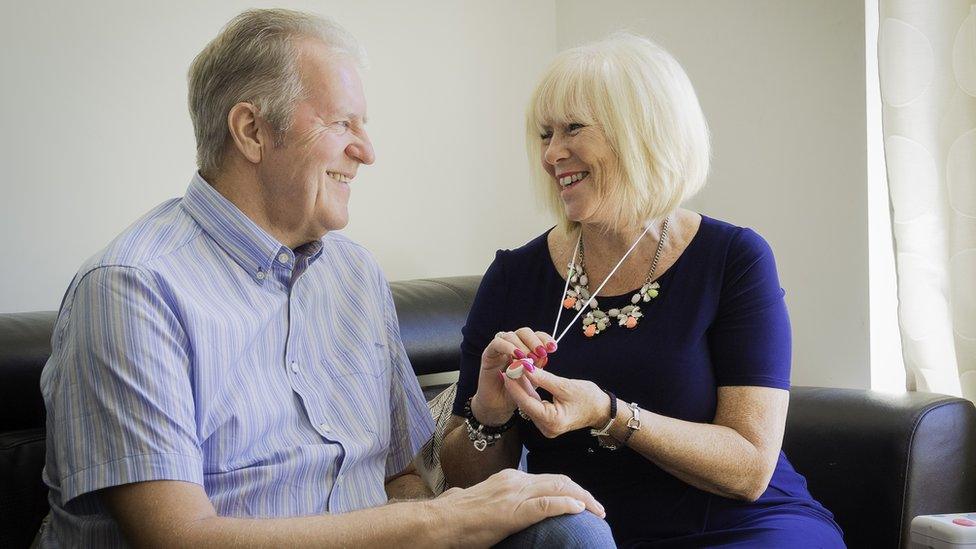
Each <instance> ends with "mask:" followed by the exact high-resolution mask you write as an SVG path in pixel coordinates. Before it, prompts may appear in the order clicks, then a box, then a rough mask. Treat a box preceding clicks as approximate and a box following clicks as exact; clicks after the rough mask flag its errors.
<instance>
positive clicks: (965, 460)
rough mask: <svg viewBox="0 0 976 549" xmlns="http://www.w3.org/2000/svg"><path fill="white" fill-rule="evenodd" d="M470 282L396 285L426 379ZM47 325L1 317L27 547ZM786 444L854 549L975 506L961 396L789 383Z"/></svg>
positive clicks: (900, 539) (5, 477) (1, 351)
mask: <svg viewBox="0 0 976 549" xmlns="http://www.w3.org/2000/svg"><path fill="white" fill-rule="evenodd" d="M478 280H479V278H478V277H454V278H441V279H426V280H410V281H403V282H395V283H393V285H392V286H393V294H394V298H395V301H396V307H397V312H398V313H399V317H400V327H401V335H402V337H403V340H404V343H405V346H406V349H407V353H408V354H409V355H410V359H411V361H412V363H413V366H414V369H415V370H416V372H417V374H418V375H419V376H420V379H421V381H422V383H423V382H425V381H428V380H430V378H431V375H430V374H438V373H442V372H450V371H452V370H456V368H457V366H456V365H457V360H458V343H459V342H460V333H459V330H460V328H461V326H462V324H463V323H464V319H465V316H466V314H467V311H468V308H469V307H470V305H471V301H472V299H473V297H474V292H475V290H476V288H477V284H478ZM54 319H55V313H54V312H36V313H21V314H0V547H25V546H27V545H28V544H29V543H30V541H31V539H32V538H33V536H34V532H35V531H36V529H37V527H38V525H39V524H40V521H41V519H42V517H43V516H44V515H45V514H46V512H47V495H46V488H45V487H44V485H43V484H42V482H41V468H42V467H43V465H44V405H43V402H42V400H41V396H40V392H39V390H38V380H39V376H40V373H41V369H42V367H43V366H44V362H45V361H46V360H47V357H48V354H49V353H50V336H51V330H52V325H53V322H54ZM435 377H436V376H435ZM436 390H437V387H436V386H429V387H426V388H425V393H427V394H428V396H430V395H432V394H436ZM783 444H784V447H785V449H786V452H787V455H788V456H789V457H790V459H791V460H792V462H793V464H794V465H795V466H796V468H797V469H798V470H799V471H800V472H801V473H803V474H804V475H806V477H807V480H808V482H809V486H810V491H811V492H812V493H813V494H814V496H815V497H817V498H819V499H820V501H822V502H823V503H824V505H826V506H827V508H829V509H830V510H831V511H833V512H834V514H835V515H836V517H837V521H838V522H839V523H840V525H841V527H842V528H843V529H844V532H845V535H846V541H847V543H848V544H849V545H850V546H851V547H907V546H908V541H909V526H910V522H911V519H912V517H914V516H916V515H921V514H932V513H949V512H961V511H974V510H976V410H974V407H973V405H972V403H971V402H969V401H968V400H963V399H959V398H954V397H949V396H945V395H936V394H927V393H908V394H904V395H886V394H881V393H876V392H871V391H859V390H850V389H828V388H820V387H794V388H793V389H792V391H791V402H790V412H789V418H788V420H787V425H786V437H785V440H784V443H783Z"/></svg>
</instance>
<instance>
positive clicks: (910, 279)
mask: <svg viewBox="0 0 976 549" xmlns="http://www.w3.org/2000/svg"><path fill="white" fill-rule="evenodd" d="M879 7H880V18H879V23H880V28H879V36H878V69H879V73H880V78H881V98H882V102H883V107H882V108H883V113H882V122H883V127H884V149H885V160H886V163H887V166H888V188H889V192H890V197H891V221H892V232H893V237H894V247H895V266H896V267H895V268H896V271H897V277H898V302H899V304H898V320H899V325H900V328H901V338H902V349H903V352H904V358H905V367H906V369H907V374H908V375H907V378H908V385H909V387H908V388H909V389H917V390H919V391H932V392H938V393H946V394H954V395H960V396H965V397H966V398H969V399H971V400H976V3H974V2H973V0H881V1H880V4H879Z"/></svg>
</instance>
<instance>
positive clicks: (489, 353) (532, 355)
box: [471, 328, 556, 425]
mask: <svg viewBox="0 0 976 549" xmlns="http://www.w3.org/2000/svg"><path fill="white" fill-rule="evenodd" d="M555 350H556V342H555V340H553V338H552V336H550V335H549V334H547V333H545V332H535V331H533V330H532V329H531V328H519V329H518V330H515V331H514V332H498V333H497V334H495V338H494V339H492V340H491V342H490V343H488V346H487V347H485V350H484V352H483V353H481V373H480V375H479V378H478V392H477V393H476V394H475V396H474V398H473V399H472V401H471V412H472V413H473V414H474V416H475V418H476V419H477V420H478V421H480V422H482V423H485V424H487V425H501V424H502V423H505V422H506V421H508V418H510V417H511V416H512V413H514V412H515V401H513V400H512V398H511V397H510V396H509V395H508V392H507V391H506V390H505V383H504V375H505V370H506V369H507V368H508V366H509V365H510V364H512V363H513V362H518V361H523V362H524V363H528V364H531V365H533V366H535V367H538V368H542V367H544V366H545V365H546V363H547V362H548V360H549V354H550V353H553V352H555ZM516 366H517V364H516ZM529 367H532V366H529ZM521 381H522V382H523V383H528V380H527V379H525V378H522V380H521Z"/></svg>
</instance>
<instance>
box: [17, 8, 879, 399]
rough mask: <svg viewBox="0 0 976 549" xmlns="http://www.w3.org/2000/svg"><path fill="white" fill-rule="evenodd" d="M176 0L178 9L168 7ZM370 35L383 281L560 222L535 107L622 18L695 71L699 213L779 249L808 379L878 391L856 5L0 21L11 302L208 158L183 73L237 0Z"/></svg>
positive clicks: (363, 181) (93, 12) (49, 285)
mask: <svg viewBox="0 0 976 549" xmlns="http://www.w3.org/2000/svg"><path fill="white" fill-rule="evenodd" d="M155 5H164V6H165V8H156V7H153V6H155ZM251 5H256V6H270V5H277V6H283V7H291V8H296V9H304V10H309V11H314V12H318V13H322V14H326V15H331V16H333V17H335V18H336V19H337V20H338V21H340V22H341V23H342V24H344V25H345V26H347V27H348V28H349V29H350V30H351V31H352V32H353V33H354V34H356V35H357V36H358V37H359V38H360V40H362V42H363V43H364V44H365V46H366V48H367V49H368V51H369V53H370V57H371V60H372V69H371V71H370V72H369V73H368V74H367V75H366V85H367V90H366V93H367V97H368V100H369V109H370V118H371V122H370V133H371V136H372V138H373V141H374V145H375V147H376V151H377V158H378V160H377V163H376V165H374V166H372V167H367V168H365V169H363V170H361V172H360V173H361V175H360V177H358V178H357V180H356V184H354V190H353V198H352V222H351V224H350V227H349V228H348V229H347V231H346V232H347V234H349V235H350V236H351V237H353V238H354V239H356V240H358V241H360V242H362V243H364V244H365V245H366V246H367V247H369V248H370V249H371V250H373V251H374V253H375V254H376V255H377V257H378V258H379V261H380V263H381V264H382V265H383V266H384V268H385V269H386V271H387V274H388V275H389V277H390V278H391V279H403V278H414V277H422V276H447V275H455V274H471V273H479V272H482V271H483V269H484V268H485V266H486V265H487V264H488V263H489V262H490V260H491V259H492V257H493V255H492V254H493V252H494V250H495V249H497V248H499V247H511V246H515V245H518V244H521V243H522V242H524V241H526V240H528V239H529V238H531V237H533V236H535V235H536V234H538V233H539V232H541V231H542V230H544V229H545V228H546V227H547V226H549V224H550V217H549V216H548V215H546V214H544V213H542V212H541V210H540V209H539V207H538V206H537V204H536V203H535V199H534V195H533V194H532V193H531V192H529V190H528V188H527V184H528V179H527V177H526V173H527V166H526V159H525V155H524V152H523V133H522V115H523V111H524V104H525V101H526V99H527V97H528V95H529V93H530V91H531V89H532V87H533V85H534V84H535V80H536V79H537V78H538V76H539V74H540V73H541V71H542V69H543V68H544V67H545V65H546V64H547V62H548V61H549V59H551V57H552V55H553V54H554V53H555V52H556V51H557V47H558V48H563V47H568V46H570V45H573V44H576V43H579V42H582V41H586V40H590V39H595V38H599V37H601V36H604V35H605V34H607V33H608V32H610V31H612V30H617V29H621V28H629V29H631V30H634V31H637V32H640V33H644V34H648V35H651V36H652V37H653V38H655V39H657V40H658V41H660V42H661V43H662V44H664V45H665V46H666V47H667V48H668V49H670V50H671V51H672V53H674V54H675V55H676V56H677V57H678V59H679V60H680V61H681V62H682V63H683V64H684V65H685V67H686V69H687V70H688V72H689V74H690V76H691V79H692V81H693V82H694V83H695V85H696V87H697V89H698V92H699V96H700V98H701V102H702V105H703V107H704V109H705V113H706V116H707V117H708V120H709V123H710V125H711V128H712V132H713V144H714V163H713V170H712V176H711V179H710V183H709V186H708V187H707V188H706V190H705V191H704V192H703V193H702V194H701V195H700V196H699V197H698V198H697V199H695V200H694V201H693V203H692V204H691V206H692V207H693V208H695V209H698V210H699V211H702V212H703V213H705V214H708V215H711V216H714V217H718V218H721V219H726V220H729V221H731V222H734V223H737V224H741V225H747V226H752V227H754V228H756V229H757V230H758V231H759V232H760V233H761V234H763V235H764V236H765V237H766V238H767V239H768V240H769V241H770V243H771V244H772V246H773V249H774V250H775V252H776V255H777V259H778V263H779V268H780V273H781V278H782V282H783V286H784V287H785V288H786V289H787V301H788V303H789V306H790V310H791V314H792V319H793V324H794V330H793V331H794V338H795V346H794V357H795V359H794V376H793V380H794V382H795V383H797V384H811V385H829V386H850V387H867V386H868V385H869V367H868V341H869V338H868V325H867V323H868V291H867V287H868V284H867V280H868V278H867V276H868V263H867V214H866V207H867V206H866V184H865V178H866V166H865V107H864V100H865V99H864V98H865V90H864V47H865V46H864V5H863V2H861V1H851V0H824V1H819V0H818V1H815V2H814V1H809V0H788V1H786V0H740V1H736V2H731V1H713V0H669V1H665V0H653V1H652V0H628V1H624V0H615V1H603V2H589V1H585V0H560V1H559V2H558V3H557V2H555V1H554V0H531V1H516V0H510V1H497V0H496V1H492V2H478V1H475V0H463V1H461V0H458V1H451V0H441V1H434V0H424V1H420V0H417V1H411V2H385V1H379V0H376V1H373V0H359V1H356V2H351V1H348V0H343V1H336V0H328V1H318V2H310V1H295V0H282V1H279V2H274V3H270V2H260V3H257V4H243V3H239V2H235V1H232V0H208V1H206V2H188V1H183V2H166V3H149V2H131V1H122V0H94V1H90V2H84V3H81V2H78V3H76V2H63V3H53V2H35V3H32V4H30V5H28V4H27V3H17V4H11V5H10V6H5V8H4V17H3V18H0V74H2V75H3V85H2V86H0V128H2V130H3V131H0V162H2V165H3V168H4V169H3V171H2V172H0V173H3V176H2V179H0V190H2V195H0V251H2V252H3V257H4V258H5V259H6V265H5V268H4V269H3V270H2V271H0V312H12V311H22V310H35V309H53V308H56V307H57V305H58V303H59V300H60V298H61V295H62V293H63V291H64V288H65V287H66V285H67V284H68V281H69V280H70V278H71V276H72V275H73V273H74V271H75V270H76V268H77V266H78V265H79V264H80V263H81V262H82V261H83V260H84V259H85V258H87V257H88V256H90V255H91V254H93V253H95V252H96V251H97V250H98V249H99V248H100V247H101V246H103V245H104V244H105V243H107V242H108V240H110V239H111V238H112V237H113V236H114V235H115V234H117V233H118V232H119V231H120V230H122V229H123V228H124V227H125V226H126V225H128V224H129V223H130V222H131V221H132V220H134V219H135V218H136V217H138V216H139V215H140V214H141V213H142V212H144V211H145V210H147V209H149V208H150V207H152V206H153V205H155V204H156V203H158V202H160V201H162V200H164V199H166V198H169V197H173V196H178V195H180V194H182V193H183V190H184V189H185V186H186V184H187V182H188V180H189V177H190V175H191V174H192V172H193V166H194V164H193V135H192V131H191V127H190V121H189V116H188V115H187V113H186V101H185V96H186V84H185V74H186V69H187V67H188V65H189V63H190V60H191V59H192V58H193V56H194V55H195V54H196V53H197V52H198V51H199V50H200V49H201V48H202V47H203V45H204V44H205V43H206V42H207V41H208V40H210V39H211V38H212V37H213V36H214V34H216V32H217V30H218V29H219V28H220V26H221V25H222V24H224V23H225V22H226V21H227V20H228V19H229V18H230V17H232V16H233V15H234V14H236V13H237V12H239V11H240V10H241V9H244V8H245V7H249V6H251Z"/></svg>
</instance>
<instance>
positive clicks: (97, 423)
mask: <svg viewBox="0 0 976 549" xmlns="http://www.w3.org/2000/svg"><path fill="white" fill-rule="evenodd" d="M61 314H62V318H61V319H60V321H59V323H58V326H59V329H58V332H57V333H56V336H55V340H54V345H53V352H52V355H51V358H50V360H49V361H48V363H47V365H46V366H45V372H44V374H45V375H44V376H43V377H42V389H43V390H44V396H45V400H46V404H47V409H48V434H47V436H48V444H49V445H50V446H52V447H53V448H52V452H53V455H54V456H55V459H56V464H57V474H58V476H59V477H60V478H59V480H60V486H61V490H62V497H63V501H64V502H65V503H67V502H70V501H71V500H72V499H74V498H76V497H78V496H81V495H84V494H87V493H90V492H94V491H95V490H100V489H102V488H107V487H111V486H118V485H122V484H129V483H133V482H142V481H150V480H181V481H187V482H194V483H197V484H201V485H202V484H203V468H202V457H201V450H200V443H199V440H198V436H197V429H196V423H195V420H194V417H195V407H194V401H193V387H192V383H191V380H190V372H189V368H190V361H189V359H188V353H187V347H188V342H187V338H186V337H185V334H184V332H183V329H182V327H181V325H180V322H179V321H178V319H177V317H176V315H174V314H173V312H172V310H171V309H170V308H169V307H168V306H167V304H166V302H165V299H163V295H162V292H160V291H159V289H158V288H156V287H155V285H154V284H153V283H152V281H151V279H150V278H149V276H148V275H145V274H144V273H142V272H140V271H138V270H136V269H135V268H132V267H100V268H97V269H95V270H93V271H90V272H88V273H87V274H86V275H84V276H82V277H81V278H80V280H79V281H78V283H77V284H76V286H75V288H74V291H73V292H72V293H70V294H69V296H68V299H67V300H66V301H65V306H64V307H63V308H62V313H61ZM50 455H51V453H49V456H50ZM49 467H50V464H49Z"/></svg>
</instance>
